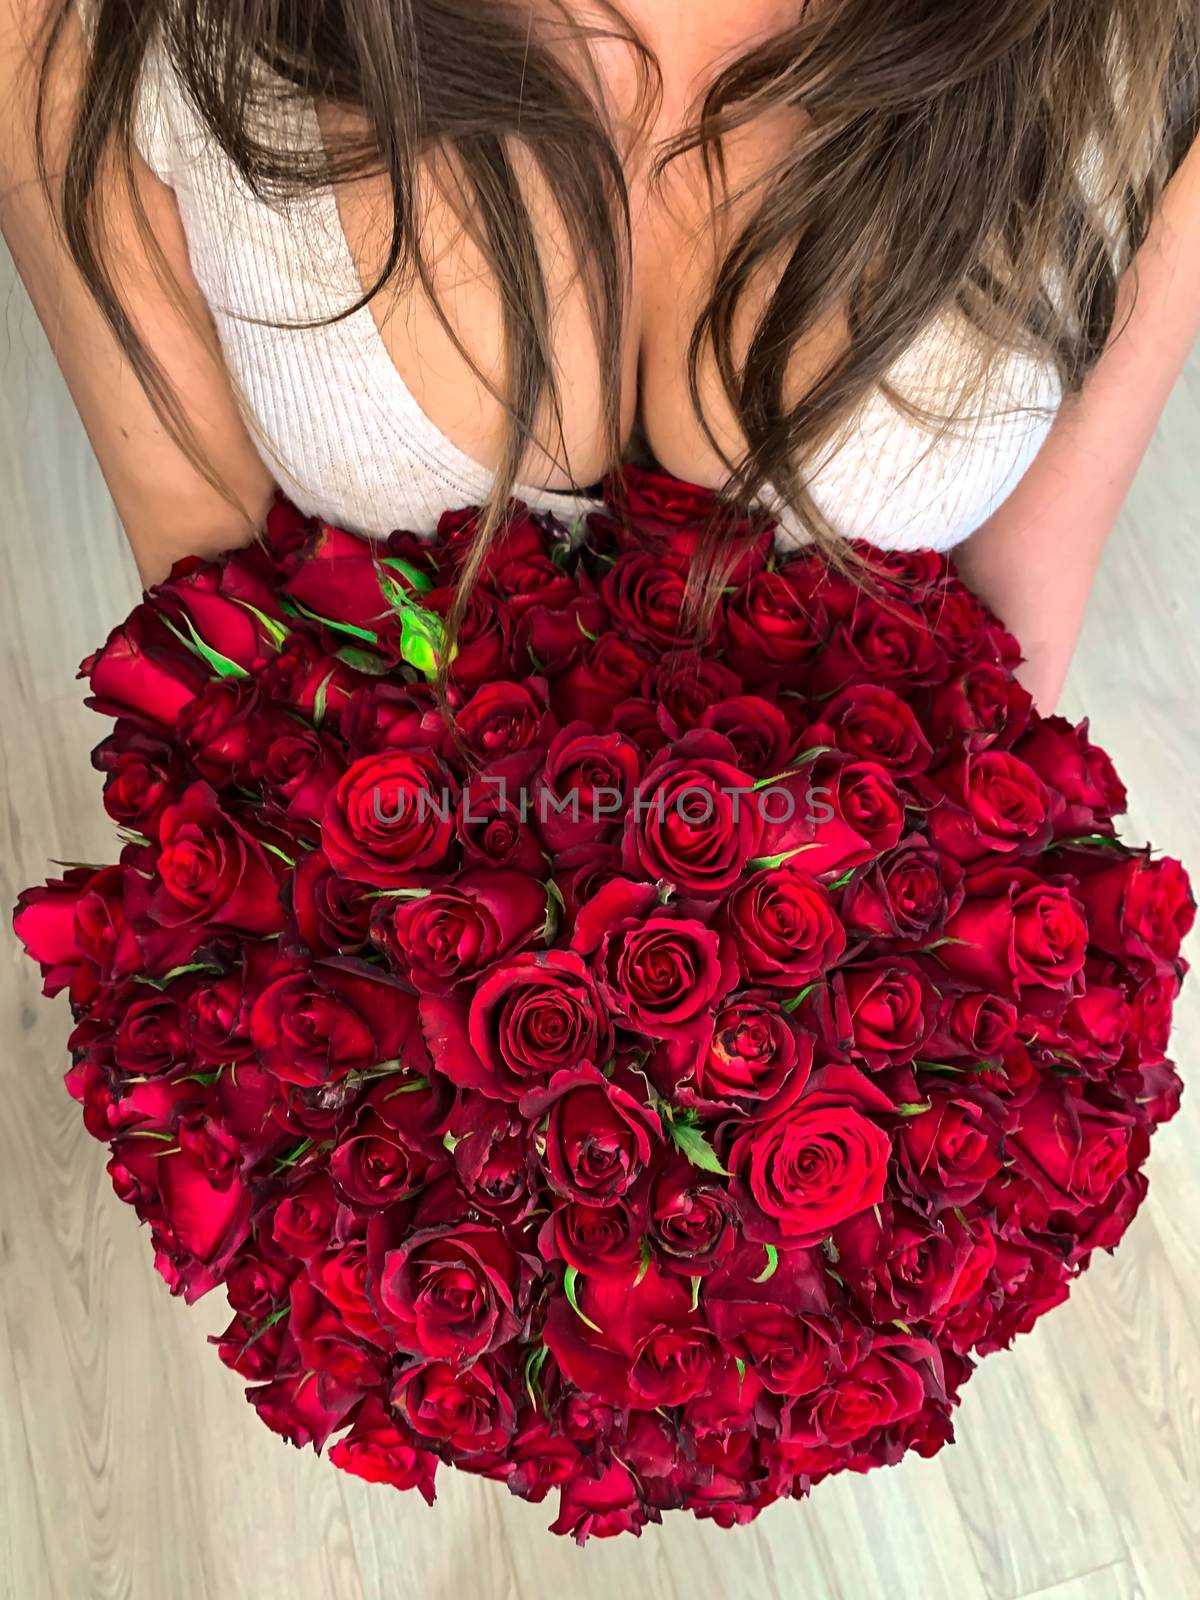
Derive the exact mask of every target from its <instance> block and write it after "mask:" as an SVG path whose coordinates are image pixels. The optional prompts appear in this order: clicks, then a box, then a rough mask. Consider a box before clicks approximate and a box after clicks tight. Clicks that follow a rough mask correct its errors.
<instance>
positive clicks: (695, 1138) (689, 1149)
mask: <svg viewBox="0 0 1200 1600" xmlns="http://www.w3.org/2000/svg"><path fill="white" fill-rule="evenodd" d="M667 1130H668V1132H669V1133H670V1135H671V1139H672V1141H673V1143H674V1145H675V1148H676V1149H677V1150H678V1151H679V1152H680V1153H681V1154H682V1155H685V1156H686V1157H687V1158H688V1160H689V1161H690V1162H691V1163H692V1165H693V1166H694V1167H699V1168H700V1169H701V1171H703V1172H715V1173H717V1174H718V1176H720V1177H722V1178H727V1177H728V1176H729V1174H728V1172H726V1170H725V1168H724V1167H723V1166H722V1165H721V1163H720V1162H719V1161H718V1160H717V1152H716V1151H715V1150H714V1149H713V1147H712V1145H710V1144H709V1142H708V1140H707V1139H706V1138H705V1137H704V1135H703V1134H702V1133H701V1132H700V1129H699V1128H697V1127H696V1125H695V1124H694V1123H691V1122H673V1121H670V1120H668V1122H667Z"/></svg>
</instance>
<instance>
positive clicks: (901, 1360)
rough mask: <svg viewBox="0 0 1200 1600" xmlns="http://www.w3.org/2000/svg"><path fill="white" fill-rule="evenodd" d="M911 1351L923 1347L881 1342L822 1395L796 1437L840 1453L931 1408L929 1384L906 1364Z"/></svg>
mask: <svg viewBox="0 0 1200 1600" xmlns="http://www.w3.org/2000/svg"><path fill="white" fill-rule="evenodd" d="M906 1348H907V1349H915V1350H920V1349H921V1348H922V1347H921V1346H919V1345H916V1346H910V1345H906V1342H905V1341H900V1340H897V1341H896V1342H895V1345H894V1346H893V1347H892V1348H888V1344H887V1342H886V1341H884V1340H878V1341H876V1343H875V1344H874V1345H873V1346H872V1348H871V1351H870V1354H868V1355H866V1356H864V1357H863V1359H862V1360H861V1361H860V1362H859V1363H858V1365H857V1366H855V1367H853V1368H852V1369H851V1370H850V1371H849V1372H848V1373H847V1374H846V1375H845V1376H844V1377H842V1378H839V1379H838V1381H837V1382H836V1383H835V1384H833V1385H832V1387H831V1388H829V1389H827V1390H825V1391H824V1392H823V1393H821V1394H819V1395H817V1396H816V1398H815V1399H814V1401H813V1404H812V1410H811V1412H810V1413H809V1415H808V1419H807V1420H806V1421H805V1422H803V1423H801V1422H800V1421H799V1419H798V1418H797V1419H796V1429H795V1437H796V1438H798V1439H801V1440H807V1441H811V1442H812V1443H814V1444H828V1445H833V1446H834V1447H835V1448H836V1447H840V1446H845V1445H851V1444H854V1443H855V1442H856V1441H858V1440H861V1439H864V1438H865V1437H866V1436H867V1435H868V1434H870V1433H871V1432H873V1431H874V1429H876V1428H882V1427H894V1426H895V1424H896V1423H897V1422H899V1421H901V1420H902V1419H904V1418H906V1417H911V1416H912V1415H913V1414H914V1413H915V1412H917V1411H919V1410H920V1409H921V1407H922V1406H923V1405H924V1403H925V1381H924V1379H923V1377H922V1376H921V1374H920V1372H919V1371H918V1370H917V1369H916V1368H915V1367H914V1366H913V1365H911V1364H910V1362H909V1361H908V1360H906V1359H905V1356H904V1353H903V1352H904V1351H905V1349H906ZM924 1348H925V1349H926V1350H928V1351H932V1349H933V1347H932V1346H925V1347H924Z"/></svg>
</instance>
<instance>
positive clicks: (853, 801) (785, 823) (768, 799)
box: [756, 757, 904, 876]
mask: <svg viewBox="0 0 1200 1600" xmlns="http://www.w3.org/2000/svg"><path fill="white" fill-rule="evenodd" d="M756 799H757V804H758V809H759V814H760V815H761V816H762V818H763V823H764V825H763V832H762V844H761V847H760V848H761V850H762V854H763V857H764V859H765V860H767V861H769V862H771V863H773V864H774V863H782V862H786V861H790V860H792V859H793V858H795V860H796V861H797V863H798V864H800V865H802V866H803V867H804V868H805V869H806V870H807V871H808V872H810V873H812V874H814V876H824V875H825V874H826V873H834V874H837V875H839V876H840V875H841V874H843V873H844V872H845V871H846V870H847V869H848V868H850V867H858V866H862V865H863V864H864V863H865V862H868V861H873V860H874V859H875V858H876V857H877V856H881V855H883V854H884V853H885V852H886V851H888V850H891V849H892V848H893V846H895V845H896V844H898V843H899V841H900V836H901V834H902V833H903V831H904V803H903V801H902V800H901V798H900V795H899V793H898V792H897V789H896V786H895V784H894V783H893V782H892V780H891V778H890V777H889V776H888V774H887V772H886V771H885V770H884V768H883V767H881V766H879V765H878V763H877V762H873V761H851V762H847V761H844V760H842V759H841V758H836V757H835V758H833V759H832V760H831V761H824V760H820V761H815V762H812V763H811V764H810V765H808V766H806V767H804V768H803V770H802V771H801V772H799V773H797V774H791V773H789V774H784V775H783V776H781V777H779V778H775V779H772V781H771V783H770V784H768V785H766V786H764V787H763V788H762V789H761V791H760V792H759V794H758V796H757V797H756Z"/></svg>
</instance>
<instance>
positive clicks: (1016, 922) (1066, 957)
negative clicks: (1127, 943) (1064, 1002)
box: [937, 867, 1089, 995]
mask: <svg viewBox="0 0 1200 1600" xmlns="http://www.w3.org/2000/svg"><path fill="white" fill-rule="evenodd" d="M944 937H945V940H946V942H945V943H944V944H942V945H940V946H939V948H938V951H937V956H938V960H939V961H940V962H941V963H942V965H943V966H945V967H947V968H948V969H949V970H950V972H951V973H953V974H954V975H955V976H956V977H959V978H966V979H967V980H969V981H970V982H972V983H975V984H977V985H978V986H979V987H980V988H983V989H986V990H988V991H990V992H992V993H996V994H1001V995H1015V994H1017V993H1018V991H1020V990H1021V989H1027V988H1030V987H1031V986H1034V985H1044V986H1046V987H1048V988H1052V989H1065V988H1069V987H1070V986H1071V985H1072V984H1073V983H1074V981H1075V980H1076V979H1077V978H1078V976H1079V974H1080V972H1082V970H1083V963H1084V958H1085V956H1086V955H1087V943H1088V937H1089V935H1088V924H1087V922H1086V921H1085V920H1084V916H1083V911H1082V908H1081V906H1080V904H1079V901H1078V900H1077V899H1076V898H1075V896H1074V895H1073V894H1072V892H1071V891H1070V890H1069V889H1067V888H1066V887H1065V885H1061V884H1049V883H1043V882H1041V881H1040V880H1039V879H1038V878H1036V877H1035V876H1034V874H1033V873H1031V872H1023V871H1020V870H1017V869H1008V868H1004V867H999V868H996V869H994V870H992V871H988V872H981V873H977V874H975V875H973V876H972V877H970V878H968V880H967V883H966V898H965V899H964V900H963V903H962V905H961V907H960V908H959V909H958V911H956V912H955V914H954V915H953V916H952V917H951V918H950V919H949V921H948V922H947V923H946V930H945V936H944Z"/></svg>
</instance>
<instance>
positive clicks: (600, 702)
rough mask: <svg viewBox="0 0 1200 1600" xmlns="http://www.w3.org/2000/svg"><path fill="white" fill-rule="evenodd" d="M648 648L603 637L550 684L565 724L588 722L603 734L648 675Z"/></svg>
mask: <svg viewBox="0 0 1200 1600" xmlns="http://www.w3.org/2000/svg"><path fill="white" fill-rule="evenodd" d="M645 648H646V647H645V646H641V647H640V648H639V646H638V645H637V644H634V643H630V642H629V641H628V640H627V639H625V638H622V637H619V636H618V635H617V634H615V633H603V634H601V635H600V637H599V638H598V639H596V640H594V641H593V642H591V643H590V644H589V645H588V647H587V648H586V649H585V650H584V652H583V654H582V655H581V656H580V658H579V660H578V661H576V662H575V663H574V664H573V665H572V666H571V667H570V668H569V669H568V670H567V671H566V672H565V673H564V674H563V676H562V677H561V678H556V679H555V680H554V682H553V683H552V684H551V685H550V703H551V705H552V706H553V708H554V712H555V715H556V716H557V717H558V718H559V720H560V721H561V722H563V723H569V722H587V723H590V724H591V725H592V726H593V727H594V728H596V729H597V730H598V731H603V730H604V729H605V728H607V726H608V721H609V718H610V717H611V716H612V714H613V711H614V710H615V709H616V707H617V706H619V705H621V704H622V703H623V702H624V701H625V700H626V699H628V697H629V696H630V695H631V694H633V693H635V692H636V690H637V688H638V686H639V685H640V684H641V681H642V679H643V677H644V676H645V672H646V660H647V656H646V654H644V653H643V651H644V650H645Z"/></svg>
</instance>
